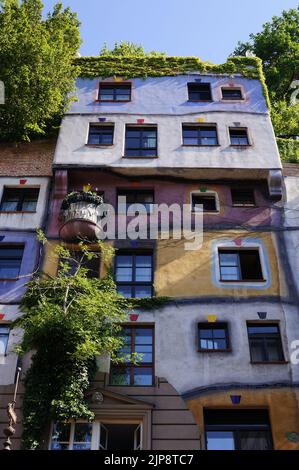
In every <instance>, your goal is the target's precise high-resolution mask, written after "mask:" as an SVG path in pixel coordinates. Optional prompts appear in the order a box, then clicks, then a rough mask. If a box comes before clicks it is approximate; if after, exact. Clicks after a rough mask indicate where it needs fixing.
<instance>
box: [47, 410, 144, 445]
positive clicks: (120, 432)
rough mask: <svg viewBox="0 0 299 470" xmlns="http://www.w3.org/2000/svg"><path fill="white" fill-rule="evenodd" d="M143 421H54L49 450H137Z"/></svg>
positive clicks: (140, 443)
mask: <svg viewBox="0 0 299 470" xmlns="http://www.w3.org/2000/svg"><path fill="white" fill-rule="evenodd" d="M142 427H143V426H142V423H138V422H136V418H135V419H132V423H130V422H129V423H119V422H117V421H115V422H114V420H113V421H112V422H111V421H108V422H107V423H106V422H104V423H102V422H99V421H95V422H93V423H74V422H73V423H55V424H54V425H53V428H52V436H51V440H50V450H84V451H85V450H140V449H142V434H143V432H142V431H143V429H142Z"/></svg>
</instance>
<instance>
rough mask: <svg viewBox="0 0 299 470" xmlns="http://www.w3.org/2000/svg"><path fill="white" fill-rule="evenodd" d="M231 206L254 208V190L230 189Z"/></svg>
mask: <svg viewBox="0 0 299 470" xmlns="http://www.w3.org/2000/svg"><path fill="white" fill-rule="evenodd" d="M231 195H232V202H233V206H236V207H248V206H250V207H252V206H255V198H254V190H253V189H250V188H249V189H248V188H244V189H243V188H242V189H241V188H232V189H231Z"/></svg>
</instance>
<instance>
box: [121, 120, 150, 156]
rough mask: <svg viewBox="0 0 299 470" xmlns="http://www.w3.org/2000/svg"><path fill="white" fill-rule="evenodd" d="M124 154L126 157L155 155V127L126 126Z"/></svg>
mask: <svg viewBox="0 0 299 470" xmlns="http://www.w3.org/2000/svg"><path fill="white" fill-rule="evenodd" d="M125 155H126V157H155V156H157V128H156V127H137V126H136V127H135V126H127V128H126V145H125Z"/></svg>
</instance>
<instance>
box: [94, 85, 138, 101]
mask: <svg viewBox="0 0 299 470" xmlns="http://www.w3.org/2000/svg"><path fill="white" fill-rule="evenodd" d="M99 101H131V84H130V83H100V90H99Z"/></svg>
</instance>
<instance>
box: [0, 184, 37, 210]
mask: <svg viewBox="0 0 299 470" xmlns="http://www.w3.org/2000/svg"><path fill="white" fill-rule="evenodd" d="M38 195H39V188H4V191H3V196H2V201H1V206H0V210H1V211H5V212H9V211H16V212H25V211H30V212H35V211H36V206H37V200H38Z"/></svg>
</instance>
